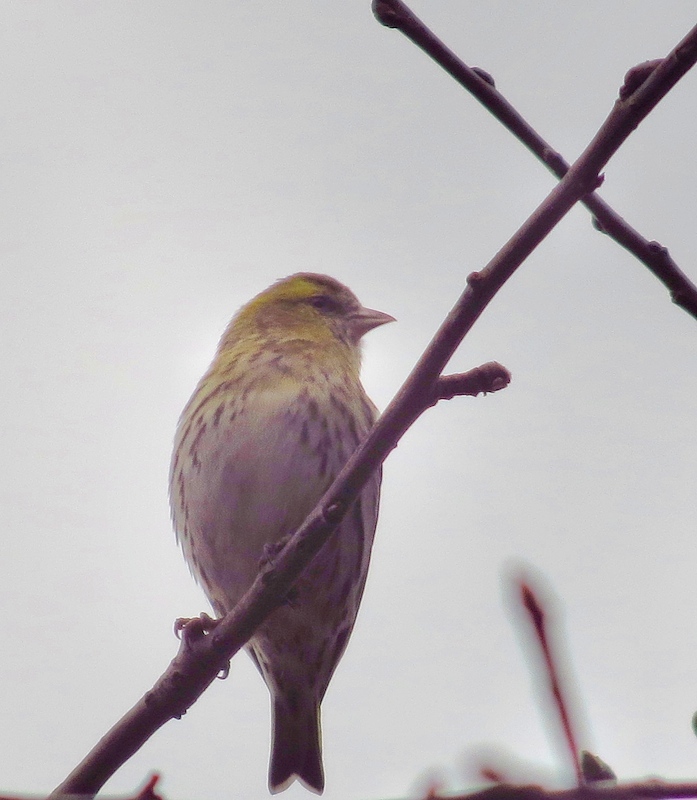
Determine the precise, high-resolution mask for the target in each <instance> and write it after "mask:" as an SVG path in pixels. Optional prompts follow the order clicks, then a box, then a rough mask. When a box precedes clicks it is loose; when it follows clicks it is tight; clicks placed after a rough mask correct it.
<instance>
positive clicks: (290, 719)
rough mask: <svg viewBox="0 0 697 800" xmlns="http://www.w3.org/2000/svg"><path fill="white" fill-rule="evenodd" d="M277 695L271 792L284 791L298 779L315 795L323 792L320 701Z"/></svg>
mask: <svg viewBox="0 0 697 800" xmlns="http://www.w3.org/2000/svg"><path fill="white" fill-rule="evenodd" d="M288 699H289V698H283V697H281V698H277V699H275V700H274V708H273V743H272V746H271V765H270V767H269V791H270V792H271V793H272V794H276V793H277V792H282V791H283V790H284V789H287V788H288V787H289V786H290V784H291V783H292V782H293V781H294V780H295V779H296V778H297V779H298V780H299V781H300V782H301V783H302V784H303V785H304V786H305V788H306V789H309V790H310V791H311V792H315V793H316V794H322V792H323V791H324V768H323V766H322V741H321V737H322V734H321V728H320V710H319V703H317V702H316V701H315V700H314V699H312V698H308V697H303V698H293V700H295V701H296V702H292V701H291V702H288Z"/></svg>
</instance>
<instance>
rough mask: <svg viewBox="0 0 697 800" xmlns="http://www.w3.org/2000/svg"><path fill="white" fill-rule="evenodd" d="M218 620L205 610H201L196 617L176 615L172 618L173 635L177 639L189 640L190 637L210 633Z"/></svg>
mask: <svg viewBox="0 0 697 800" xmlns="http://www.w3.org/2000/svg"><path fill="white" fill-rule="evenodd" d="M219 622H220V620H219V619H213V617H210V616H209V615H208V614H206V612H205V611H202V612H201V613H200V614H199V616H198V617H177V619H175V620H174V635H175V636H176V637H177V639H182V640H183V641H191V639H192V638H198V637H199V636H205V635H206V634H207V633H210V632H211V631H212V630H214V629H215V627H216V626H217V625H218V623H219Z"/></svg>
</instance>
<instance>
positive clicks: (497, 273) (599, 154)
mask: <svg viewBox="0 0 697 800" xmlns="http://www.w3.org/2000/svg"><path fill="white" fill-rule="evenodd" d="M696 60H697V28H695V29H694V30H693V31H692V32H691V33H690V34H689V36H688V37H686V39H684V40H683V42H681V43H680V44H679V45H678V47H677V48H676V49H675V50H674V51H673V52H672V53H671V54H670V55H669V56H668V57H667V58H666V59H664V60H663V61H662V62H661V64H660V66H658V67H657V68H656V69H655V70H654V71H653V72H652V73H651V75H650V77H649V78H648V79H647V80H646V81H645V82H644V83H643V84H642V85H641V86H640V87H639V88H638V89H637V91H636V92H634V93H633V94H632V95H631V97H629V98H628V99H627V100H618V101H617V102H616V104H615V107H614V109H613V110H612V112H611V113H610V115H609V116H608V118H607V120H606V121H605V123H604V124H603V126H602V127H601V128H600V130H599V131H598V134H597V135H596V137H595V138H594V139H593V141H592V142H591V144H590V145H589V146H588V147H587V148H586V150H585V151H584V153H583V154H582V155H581V157H580V158H579V159H578V161H577V162H576V163H575V164H574V165H573V166H572V167H571V168H570V169H569V171H568V173H567V174H566V176H565V177H564V178H563V179H562V180H561V181H560V183H559V184H558V185H557V186H556V187H555V188H554V190H553V191H552V192H551V193H550V194H549V196H548V197H547V198H546V199H545V201H544V202H543V203H542V204H541V205H540V206H539V207H538V208H537V209H536V211H535V212H534V213H533V214H532V216H531V217H530V218H529V219H528V220H527V221H526V222H525V224H524V225H523V226H522V227H521V228H520V229H519V230H518V232H517V233H516V234H515V236H513V238H511V239H510V240H509V241H508V242H507V243H506V244H505V245H504V247H503V248H502V249H501V250H500V251H499V252H498V253H497V255H496V256H495V257H494V258H493V259H492V260H491V261H490V262H489V264H488V265H487V266H486V267H485V268H484V269H483V270H482V271H481V272H475V273H473V274H471V275H470V276H469V277H468V279H467V287H466V289H465V291H464V292H463V294H462V296H461V297H460V299H459V300H458V301H457V303H456V304H455V306H454V308H453V309H452V311H451V312H450V313H449V314H448V316H447V317H446V319H445V320H444V322H443V323H442V325H441V327H440V328H439V330H438V332H437V333H436V335H435V337H434V338H433V340H432V341H431V343H430V344H429V345H428V347H427V348H426V350H425V352H424V353H423V355H422V356H421V358H420V359H419V361H418V363H417V364H416V366H415V367H414V369H413V371H412V373H411V375H410V376H409V378H408V379H407V381H406V382H405V384H404V385H403V386H402V388H401V389H400V390H399V392H398V393H397V395H396V397H395V398H394V399H393V401H392V402H391V403H390V405H389V406H388V408H387V409H386V411H385V413H384V414H383V415H382V416H381V417H380V418H379V420H378V421H377V423H376V424H375V426H374V428H373V429H372V431H371V432H370V434H369V435H368V437H367V438H366V439H365V441H364V442H363V444H362V445H361V446H360V447H359V448H358V450H357V451H356V452H355V453H354V454H353V456H352V457H351V458H350V459H349V461H348V463H347V464H346V466H345V467H344V469H343V470H342V471H341V472H340V473H339V475H338V477H337V478H336V480H335V481H334V482H333V483H332V485H331V486H330V487H329V489H328V490H327V492H326V493H325V494H324V496H323V497H322V498H321V500H320V502H319V503H318V505H317V506H316V508H315V509H314V510H313V511H312V513H311V514H310V515H309V516H308V517H307V519H306V520H305V522H304V523H303V524H302V526H301V527H300V528H299V529H298V530H297V531H296V533H295V534H294V535H293V537H292V538H291V540H290V541H289V543H288V544H287V545H286V547H285V548H284V549H283V550H282V551H281V553H280V554H279V555H278V557H277V559H276V562H275V563H274V565H273V566H272V568H271V569H269V570H268V571H265V572H264V573H263V574H260V575H258V576H257V578H256V580H255V581H254V583H253V584H252V586H251V587H250V588H249V590H248V591H247V592H246V594H245V595H244V596H243V597H242V599H241V601H240V602H239V604H238V605H237V606H236V607H235V608H234V609H233V610H232V611H231V612H230V613H229V614H228V615H227V616H225V617H223V618H222V619H221V620H220V621H219V623H218V624H217V625H216V627H215V628H214V630H212V631H211V632H210V633H206V632H205V630H203V629H202V628H199V630H198V634H197V635H196V636H184V638H183V640H182V646H181V648H180V650H179V653H178V654H177V656H176V657H175V659H174V660H173V662H172V663H171V665H170V667H169V668H168V669H167V671H166V672H165V673H164V674H163V675H162V676H161V677H160V679H159V680H158V681H157V683H156V684H155V686H154V687H153V689H152V690H151V691H149V692H148V693H147V694H146V695H145V696H144V697H143V698H142V699H141V700H140V701H138V703H136V705H135V706H134V707H133V708H132V709H131V710H130V711H129V712H128V713H127V714H126V715H125V716H124V717H123V719H122V720H121V721H120V722H118V723H117V724H116V725H115V726H114V727H113V728H112V729H111V730H110V731H109V732H108V733H107V734H106V735H105V736H104V737H103V738H102V739H101V741H100V742H99V743H98V744H97V745H96V747H95V748H94V749H93V750H92V752H91V753H89V754H88V756H87V757H86V758H85V759H84V761H83V762H82V763H81V764H80V765H79V766H78V767H76V768H75V770H73V772H72V773H71V774H70V776H68V778H67V779H66V780H65V781H64V782H63V783H62V784H61V785H60V787H58V789H57V790H56V792H59V793H63V794H70V793H73V794H92V793H95V792H96V791H98V790H99V788H100V787H101V786H102V785H103V784H104V782H105V781H106V780H107V779H108V778H109V777H110V776H111V775H112V774H113V773H114V772H115V771H116V770H117V769H118V767H120V766H121V764H123V763H124V762H125V761H126V760H127V759H128V758H129V757H130V756H131V755H132V754H133V753H135V752H136V751H137V750H138V748H139V747H140V746H141V745H142V744H143V743H144V742H145V741H147V739H148V738H149V737H150V736H151V735H152V734H153V733H154V732H155V731H156V730H157V729H158V728H159V727H161V726H162V725H163V724H164V723H165V722H167V721H168V720H169V719H171V718H173V717H180V716H181V715H182V714H184V713H185V712H186V710H187V709H188V708H189V707H190V706H191V705H192V704H193V703H194V701H195V700H196V699H197V698H198V696H199V695H200V694H201V693H202V692H203V691H204V690H205V689H206V687H207V686H209V685H210V683H211V682H212V681H213V680H214V679H215V676H216V675H217V674H218V672H219V671H220V670H224V669H225V668H226V666H227V663H228V661H229V659H230V658H231V657H232V656H233V655H234V654H235V653H236V652H237V651H238V650H239V649H240V648H241V647H242V646H243V645H244V644H245V642H246V641H247V640H248V639H249V637H250V636H251V635H252V633H253V632H254V630H255V629H256V627H257V626H258V625H260V624H261V623H262V622H263V621H264V619H266V617H267V616H268V615H269V614H270V613H271V612H272V611H274V610H275V609H276V608H277V607H278V606H280V605H281V603H282V602H283V601H284V598H285V597H286V596H287V594H288V591H289V590H290V589H291V587H292V585H293V583H294V582H295V580H297V578H298V577H299V576H300V574H301V573H302V572H303V570H304V569H305V567H306V566H307V565H308V564H309V563H310V561H311V559H312V558H313V557H314V556H315V555H316V554H317V553H318V552H319V550H320V548H321V547H322V546H323V545H324V543H325V542H326V541H327V540H328V539H329V537H330V536H331V534H332V533H333V531H334V529H335V528H336V526H337V525H338V523H339V522H340V521H341V519H342V517H343V515H344V514H345V513H346V511H347V510H348V509H349V508H350V507H351V505H352V503H353V502H354V501H355V499H356V498H357V496H358V494H359V492H360V491H361V489H362V488H363V486H364V485H365V483H366V481H367V480H368V478H369V477H370V475H371V474H372V472H373V471H374V470H375V469H376V468H377V467H378V466H379V465H380V464H381V463H382V462H383V461H384V460H385V458H386V457H387V456H388V454H389V453H390V452H391V450H392V449H393V448H394V447H395V446H396V444H397V442H398V441H399V439H400V438H401V436H402V435H403V434H404V433H405V431H406V430H407V429H408V428H409V427H410V426H411V425H412V424H413V423H414V422H415V420H416V419H418V417H419V416H420V415H421V414H422V413H423V412H424V410H426V409H427V408H428V407H429V406H430V405H432V401H433V393H434V388H433V387H434V385H435V384H436V382H437V381H438V379H439V377H440V375H441V372H442V371H443V369H444V368H445V366H446V364H447V363H448V361H449V360H450V358H451V357H452V355H453V353H454V352H455V350H456V349H457V347H458V346H459V344H460V342H461V341H462V339H463V338H464V336H465V335H466V333H467V332H468V331H469V330H470V328H471V327H472V326H473V325H474V323H475V322H476V320H477V319H478V318H479V316H480V315H481V314H482V312H483V311H484V309H485V308H486V306H487V305H488V304H489V302H490V301H491V299H492V298H493V297H494V295H495V294H496V292H498V290H499V289H500V288H501V286H502V285H503V284H504V283H505V282H506V281H507V280H508V278H509V277H510V276H511V275H512V274H513V272H514V271H515V270H516V269H517V268H518V267H519V266H520V264H521V263H522V262H523V261H524V259H525V258H527V256H528V255H530V253H531V252H532V251H533V250H534V249H535V247H537V245H538V244H539V243H540V242H541V241H542V240H543V239H544V237H545V236H546V235H547V234H548V233H549V231H550V230H552V228H553V227H554V226H555V225H556V224H557V223H558V222H559V221H560V220H561V219H562V218H563V217H564V215H565V214H566V213H567V212H568V211H569V210H570V209H571V208H572V206H573V205H574V204H575V203H576V202H577V201H578V200H579V199H580V198H581V197H583V196H584V195H585V194H587V193H588V192H589V191H592V190H593V189H594V188H595V186H596V185H597V183H598V181H599V173H600V170H601V169H602V168H603V167H604V166H605V164H606V163H607V162H608V160H609V159H610V158H611V157H612V155H613V154H614V153H615V152H616V151H617V149H618V148H619V147H620V146H621V145H622V143H623V142H624V141H625V139H626V138H627V137H628V136H629V135H630V133H631V132H632V130H634V128H635V127H636V126H637V125H638V124H639V123H640V121H641V120H642V119H643V118H644V117H645V116H646V115H647V114H648V113H649V112H650V111H651V109H652V108H653V107H654V106H655V105H656V104H657V103H658V102H659V100H660V99H661V98H662V97H663V96H664V95H665V94H666V93H667V92H668V91H669V90H670V88H671V87H672V86H673V85H674V84H675V83H676V82H677V81H678V80H679V79H680V77H681V76H682V75H683V74H684V73H685V72H686V71H687V70H688V69H689V68H690V67H691V66H692V65H693V64H694V62H695V61H696Z"/></svg>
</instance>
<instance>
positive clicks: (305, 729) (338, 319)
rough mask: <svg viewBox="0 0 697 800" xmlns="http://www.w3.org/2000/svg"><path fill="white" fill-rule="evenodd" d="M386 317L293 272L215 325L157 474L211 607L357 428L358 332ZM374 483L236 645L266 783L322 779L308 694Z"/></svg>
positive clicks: (237, 581) (309, 502) (333, 645)
mask: <svg viewBox="0 0 697 800" xmlns="http://www.w3.org/2000/svg"><path fill="white" fill-rule="evenodd" d="M391 320H392V317H389V316H388V315H386V314H382V313H380V312H376V311H371V310H369V309H365V308H363V307H362V306H361V305H360V303H359V302H358V300H357V299H356V297H355V295H354V294H353V293H352V292H351V291H350V290H349V289H347V288H346V287H345V286H343V285H342V284H340V283H339V282H338V281H336V280H334V279H333V278H329V277H327V276H324V275H315V274H312V273H299V274H297V275H292V276H291V277H289V278H286V279H285V280H282V281H279V282H277V283H275V284H274V285H273V286H271V287H270V288H269V289H267V290H266V291H264V292H262V293H261V294H259V295H258V296H257V297H255V298H254V299H253V300H251V301H250V302H249V303H248V304H247V305H246V306H244V307H243V308H242V309H241V310H240V311H239V312H238V314H237V315H236V316H235V317H234V318H233V320H232V322H231V323H230V325H229V326H228V328H227V330H226V331H225V333H224V334H223V336H222V339H221V341H220V345H219V347H218V351H217V353H216V356H215V359H214V360H213V363H212V365H211V367H210V368H209V370H208V372H207V373H206V374H205V375H204V377H203V378H202V379H201V381H200V383H199V385H198V387H197V389H196V391H195V392H194V394H193V396H192V398H191V400H190V401H189V403H188V405H187V406H186V408H185V409H184V412H183V413H182V416H181V419H180V422H179V426H178V429H177V434H176V439H175V447H174V454H173V457H172V465H171V473H170V497H171V505H172V516H173V520H174V527H175V530H176V533H177V538H178V540H179V542H180V543H181V545H182V548H183V550H184V555H185V557H186V560H187V561H188V563H189V566H190V567H191V570H192V572H193V573H194V575H195V576H196V578H197V579H198V580H199V581H200V583H201V585H202V586H203V588H204V590H205V592H206V594H207V595H208V598H209V600H210V601H211V604H212V605H213V608H214V609H215V612H216V613H217V614H218V615H221V616H222V615H223V614H225V613H226V612H227V611H229V610H230V609H231V608H233V607H234V606H235V604H236V603H237V602H238V600H239V599H240V597H241V596H242V594H244V592H245V591H246V590H247V589H248V588H249V586H250V585H251V583H252V581H253V580H254V578H255V576H256V574H257V572H258V570H259V565H260V562H261V561H262V558H263V557H264V555H265V553H268V545H272V544H273V543H276V542H278V541H279V540H283V539H284V537H287V536H289V535H290V534H292V533H293V532H294V531H295V530H296V528H297V527H298V526H299V525H300V524H301V523H302V521H303V520H304V518H305V517H306V516H307V514H308V513H309V512H310V511H311V510H312V508H313V507H314V505H315V503H316V502H317V500H318V499H319V498H320V496H321V495H322V493H323V492H324V491H325V489H326V488H327V487H328V486H329V484H330V483H331V481H332V480H333V478H334V477H335V476H336V474H337V473H338V471H339V470H340V469H341V467H342V466H343V465H344V463H345V462H346V460H347V458H348V456H349V455H350V454H351V453H352V452H353V451H354V450H355V449H356V447H357V446H358V444H359V443H360V442H361V441H362V439H363V438H364V437H365V436H366V434H367V432H368V431H369V430H370V428H371V426H372V424H373V422H374V420H375V407H374V406H373V404H372V403H371V402H370V400H369V399H368V397H367V396H366V394H365V391H364V389H363V387H362V385H361V383H360V377H359V371H360V346H359V341H360V338H361V337H362V336H363V334H365V333H366V332H367V331H369V330H371V329H372V328H374V327H377V326H378V325H382V324H384V323H385V322H389V321H391ZM379 490H380V474H379V473H376V474H375V475H374V476H373V477H372V478H371V480H370V481H369V482H368V484H367V485H366V487H365V488H364V490H363V492H362V494H361V495H360V497H359V499H358V500H357V501H356V503H355V504H354V505H353V507H352V508H351V509H350V510H349V512H348V514H347V515H346V517H345V518H344V520H343V522H342V523H341V525H340V527H339V528H338V530H337V531H336V533H335V534H334V535H333V536H332V538H331V539H330V541H329V542H328V543H327V545H326V546H325V547H324V548H323V549H322V551H321V552H320V553H319V555H318V556H317V558H316V559H315V560H314V561H313V563H312V564H311V566H310V567H309V568H308V570H307V571H306V572H305V573H304V574H303V576H302V577H301V578H300V580H299V581H298V583H297V584H296V586H295V587H294V589H293V592H292V595H291V597H289V599H288V602H287V603H286V604H285V605H284V606H283V607H282V608H280V609H278V610H277V611H276V612H274V613H273V614H272V615H271V617H270V618H269V619H268V620H267V621H266V623H264V625H262V626H261V627H260V628H259V629H258V630H257V631H256V633H255V635H254V636H253V637H252V639H251V640H250V641H249V643H248V645H247V650H248V652H249V653H250V655H251V656H252V658H253V659H254V661H255V662H256V664H257V666H258V668H259V670H260V672H261V674H262V676H263V677H264V680H265V681H266V684H267V686H268V688H269V691H270V693H271V698H272V702H273V718H274V723H273V742H272V751H271V766H270V772H269V788H270V790H271V791H272V792H278V791H282V790H283V789H285V788H286V787H287V786H288V785H289V784H290V783H292V781H293V780H294V779H295V778H296V777H297V778H299V779H300V780H301V781H302V782H303V783H304V784H305V786H306V787H307V788H309V789H311V790H313V791H315V792H317V793H321V792H322V790H323V787H324V775H323V768H322V757H321V734H320V715H319V707H320V703H321V701H322V698H323V696H324V693H325V691H326V689H327V686H328V684H329V680H330V678H331V676H332V673H333V672H334V669H335V667H336V665H337V663H338V661H339V659H340V658H341V655H342V653H343V651H344V649H345V647H346V643H347V641H348V638H349V635H350V633H351V630H352V628H353V624H354V622H355V618H356V614H357V612H358V606H359V603H360V599H361V595H362V593H363V587H364V585H365V579H366V574H367V570H368V563H369V560H370V550H371V546H372V541H373V535H374V531H375V523H376V519H377V512H378V495H379Z"/></svg>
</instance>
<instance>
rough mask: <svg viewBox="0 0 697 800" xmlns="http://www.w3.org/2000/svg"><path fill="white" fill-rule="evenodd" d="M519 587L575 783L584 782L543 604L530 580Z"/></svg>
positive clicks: (521, 583)
mask: <svg viewBox="0 0 697 800" xmlns="http://www.w3.org/2000/svg"><path fill="white" fill-rule="evenodd" d="M518 588H519V590H520V600H521V605H522V606H523V608H524V609H525V611H526V612H527V614H528V616H529V618H530V621H531V622H532V624H533V628H534V629H535V636H536V639H537V643H538V645H539V647H540V652H541V653H542V658H543V660H544V664H545V670H546V671H547V677H548V679H549V688H550V691H551V692H552V698H553V700H554V707H555V708H556V709H557V712H558V714H559V720H560V722H561V726H562V730H563V732H564V741H565V742H566V747H567V750H568V752H569V759H570V761H571V763H572V766H573V769H574V773H575V775H576V783H577V784H578V785H579V786H582V785H583V784H584V783H585V776H584V773H583V770H582V769H581V762H580V760H579V747H578V741H577V738H576V733H575V730H574V725H573V724H572V722H571V712H570V710H569V704H568V702H567V699H566V695H565V692H564V689H563V686H562V681H561V673H560V670H559V668H558V666H557V661H556V658H555V657H554V653H553V651H552V648H551V645H550V642H549V637H548V635H547V624H546V623H547V620H546V614H545V611H544V609H543V607H542V604H541V603H540V602H539V600H538V599H537V596H536V595H535V592H534V591H533V589H532V587H531V586H530V584H529V583H528V582H526V581H520V583H519V587H518Z"/></svg>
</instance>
